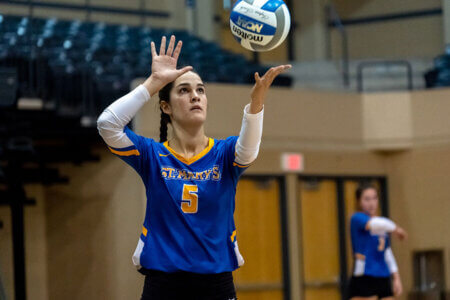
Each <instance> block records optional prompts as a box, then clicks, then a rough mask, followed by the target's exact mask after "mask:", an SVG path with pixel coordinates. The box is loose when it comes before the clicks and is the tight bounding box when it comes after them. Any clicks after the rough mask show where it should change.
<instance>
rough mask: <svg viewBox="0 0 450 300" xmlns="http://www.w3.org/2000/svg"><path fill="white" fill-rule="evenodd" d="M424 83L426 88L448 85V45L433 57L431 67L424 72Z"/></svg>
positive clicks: (449, 48)
mask: <svg viewBox="0 0 450 300" xmlns="http://www.w3.org/2000/svg"><path fill="white" fill-rule="evenodd" d="M425 83H426V86H427V87H428V88H432V87H449V86H450V46H447V49H446V52H445V53H444V54H442V55H439V56H438V57H436V58H435V59H434V67H433V69H432V70H430V71H428V72H426V73H425Z"/></svg>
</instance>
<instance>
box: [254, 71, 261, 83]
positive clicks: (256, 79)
mask: <svg viewBox="0 0 450 300" xmlns="http://www.w3.org/2000/svg"><path fill="white" fill-rule="evenodd" d="M255 81H256V82H260V81H261V77H259V73H258V72H255Z"/></svg>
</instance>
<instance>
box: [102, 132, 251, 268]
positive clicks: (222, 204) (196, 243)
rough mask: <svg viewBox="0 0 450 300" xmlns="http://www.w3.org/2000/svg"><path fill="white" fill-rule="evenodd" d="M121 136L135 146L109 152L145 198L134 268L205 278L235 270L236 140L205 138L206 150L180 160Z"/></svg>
mask: <svg viewBox="0 0 450 300" xmlns="http://www.w3.org/2000/svg"><path fill="white" fill-rule="evenodd" d="M125 133H126V135H127V136H128V138H129V139H130V140H131V141H132V142H133V144H134V145H133V146H130V147H127V148H121V149H117V148H111V147H110V150H111V151H112V152H113V153H114V154H116V155H117V156H119V157H120V158H121V159H123V160H124V161H125V162H126V163H128V164H129V165H131V166H132V167H133V168H134V169H135V170H136V171H137V172H138V173H139V175H140V176H141V178H142V180H143V182H144V185H145V188H146V195H147V208H146V212H145V220H144V224H143V229H142V234H141V236H140V239H139V243H138V246H137V248H136V251H135V253H134V255H133V261H134V263H135V265H137V266H138V267H141V266H142V267H144V268H146V269H153V270H160V271H164V272H176V271H187V272H194V273H204V274H211V273H221V272H228V271H233V270H235V269H236V268H238V259H239V257H240V254H239V251H238V250H237V249H238V248H237V245H236V228H235V224H234V219H233V214H234V207H235V194H236V185H237V183H238V179H239V177H240V175H241V174H242V172H243V171H244V170H245V168H246V167H247V166H243V165H240V164H238V163H236V162H235V161H234V160H235V145H236V141H237V138H238V137H235V136H234V137H229V138H227V139H226V140H214V139H211V138H210V139H209V145H208V147H207V148H205V149H204V150H203V151H202V152H201V153H199V154H198V155H196V156H195V157H192V158H191V159H185V158H184V157H182V156H180V155H179V154H177V153H176V152H175V151H174V150H173V149H172V148H170V147H169V146H168V143H167V142H166V143H164V144H162V143H158V142H155V141H154V140H153V139H150V138H145V137H142V136H139V135H137V134H135V133H134V132H133V131H131V130H130V129H128V128H125ZM240 258H242V257H240Z"/></svg>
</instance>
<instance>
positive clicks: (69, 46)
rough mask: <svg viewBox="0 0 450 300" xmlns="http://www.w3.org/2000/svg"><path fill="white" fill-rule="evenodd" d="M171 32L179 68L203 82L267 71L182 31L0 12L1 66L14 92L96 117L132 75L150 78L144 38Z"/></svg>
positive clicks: (246, 79)
mask: <svg viewBox="0 0 450 300" xmlns="http://www.w3.org/2000/svg"><path fill="white" fill-rule="evenodd" d="M172 34H174V35H176V36H177V38H178V39H181V40H183V52H182V54H181V56H180V59H179V65H180V66H183V65H192V66H194V68H195V69H196V71H197V72H198V73H199V74H200V75H201V76H202V78H203V79H204V80H205V81H206V82H224V83H238V84H239V83H241V84H245V83H251V82H253V73H254V72H255V71H259V72H264V71H265V70H267V67H265V66H262V65H258V64H254V63H252V62H251V61H249V60H247V59H246V58H245V57H244V56H242V55H239V54H235V53H232V52H229V51H227V50H224V49H222V48H221V47H220V46H219V45H218V44H216V43H213V42H207V41H204V40H202V39H200V38H198V37H196V36H193V35H191V34H190V33H188V32H187V31H184V30H170V29H161V28H153V27H139V26H128V25H111V24H106V23H101V22H82V21H79V20H72V21H68V20H57V19H54V18H49V19H45V18H32V19H30V18H28V17H21V16H8V15H0V67H9V68H16V69H17V70H18V73H19V96H20V95H27V94H30V93H31V94H33V96H39V97H42V98H44V99H47V100H49V101H54V102H57V103H59V104H58V105H55V106H56V107H62V108H64V109H62V111H70V110H71V109H72V111H76V110H80V109H81V110H83V109H88V110H90V112H89V114H91V115H95V114H98V113H99V112H100V110H101V109H103V108H104V107H105V106H106V105H108V104H109V103H110V102H111V101H113V100H114V99H115V98H117V97H118V96H120V95H121V94H122V93H124V92H126V91H127V90H128V88H129V84H130V82H131V80H133V79H134V78H136V77H145V76H148V75H149V73H150V66H151V54H150V42H151V41H155V42H156V43H159V41H160V39H161V37H162V36H163V35H165V36H170V35H172ZM275 84H279V85H289V84H290V79H289V78H287V80H286V78H285V80H284V81H283V80H279V81H278V82H276V83H275ZM80 99H81V100H80ZM93 101H94V102H95V101H96V103H94V104H93V103H92V102H93ZM80 103H81V104H80ZM80 107H81V108H80Z"/></svg>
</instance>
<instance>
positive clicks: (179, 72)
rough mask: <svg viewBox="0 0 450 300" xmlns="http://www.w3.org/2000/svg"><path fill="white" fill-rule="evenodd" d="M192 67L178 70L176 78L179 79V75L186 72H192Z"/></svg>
mask: <svg viewBox="0 0 450 300" xmlns="http://www.w3.org/2000/svg"><path fill="white" fill-rule="evenodd" d="M192 69H193V68H192V67H191V66H187V67H184V68H182V69H179V70H178V77H180V76H181V75H183V74H184V73H187V72H189V71H192Z"/></svg>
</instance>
